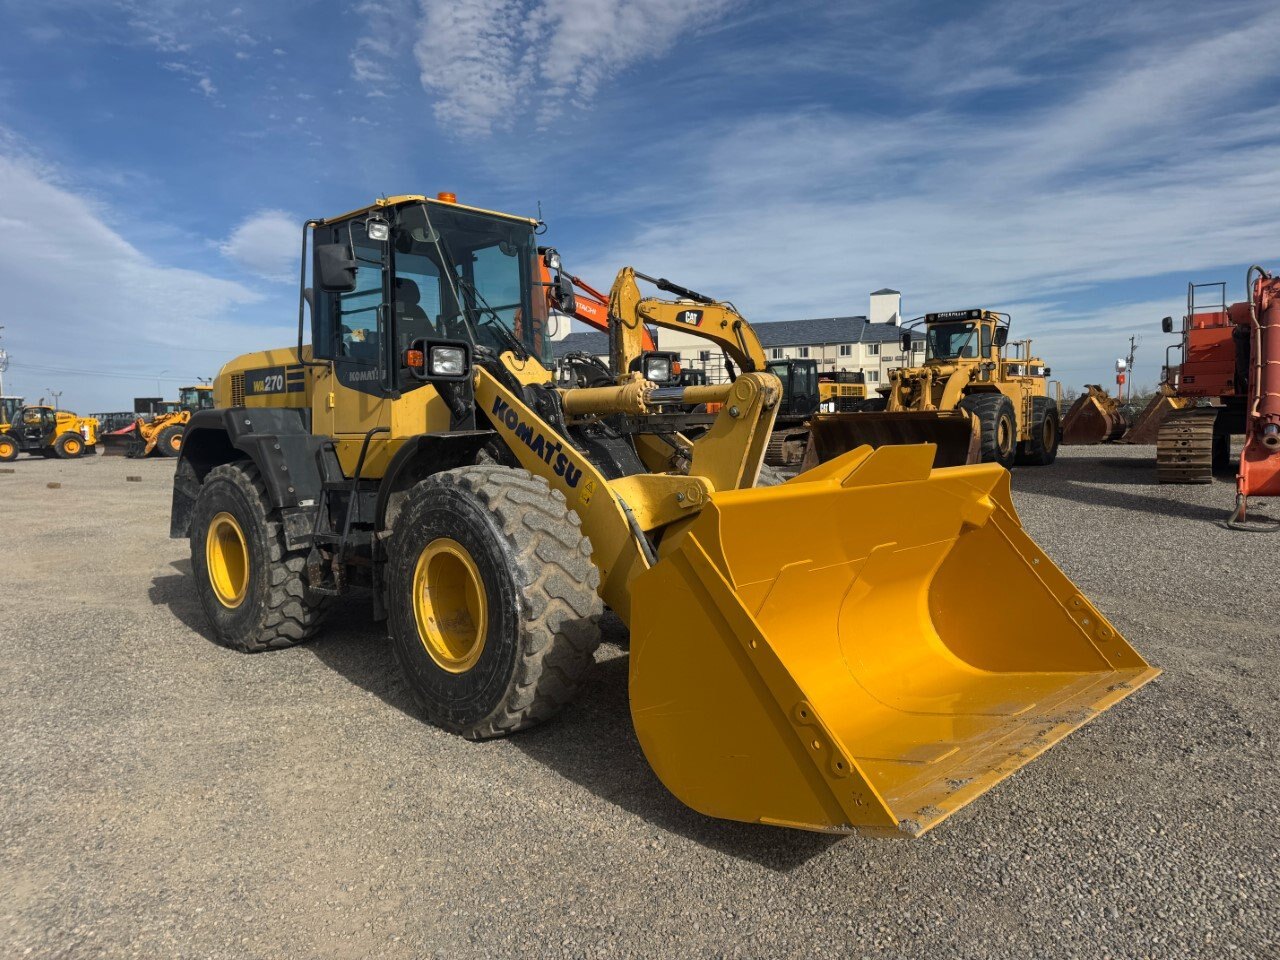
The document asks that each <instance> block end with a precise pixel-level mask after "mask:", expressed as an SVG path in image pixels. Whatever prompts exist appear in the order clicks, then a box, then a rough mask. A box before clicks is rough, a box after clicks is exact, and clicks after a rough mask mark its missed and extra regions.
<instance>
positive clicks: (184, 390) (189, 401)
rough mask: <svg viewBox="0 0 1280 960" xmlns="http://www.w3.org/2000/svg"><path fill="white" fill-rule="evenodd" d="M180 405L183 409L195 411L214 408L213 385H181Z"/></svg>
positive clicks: (179, 393)
mask: <svg viewBox="0 0 1280 960" xmlns="http://www.w3.org/2000/svg"><path fill="white" fill-rule="evenodd" d="M178 406H179V407H180V408H182V409H183V410H190V411H191V412H192V413H195V412H196V411H197V410H212V409H213V387H206V386H198V387H180V388H179V389H178Z"/></svg>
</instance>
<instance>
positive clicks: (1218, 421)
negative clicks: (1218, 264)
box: [1156, 266, 1280, 529]
mask: <svg viewBox="0 0 1280 960" xmlns="http://www.w3.org/2000/svg"><path fill="white" fill-rule="evenodd" d="M1207 289H1208V290H1214V291H1215V294H1216V295H1215V296H1214V297H1212V298H1208V299H1209V301H1210V302H1208V303H1206V302H1204V301H1205V299H1206V298H1198V297H1197V294H1199V293H1201V292H1203V291H1204V290H1207ZM1225 289H1226V284H1224V283H1213V284H1188V290H1187V313H1186V315H1185V316H1184V317H1183V321H1182V330H1181V334H1182V337H1181V342H1180V343H1179V344H1177V345H1174V346H1172V347H1170V349H1171V350H1179V351H1180V354H1181V357H1180V362H1179V363H1176V364H1175V363H1172V362H1170V363H1167V364H1166V367H1165V385H1167V387H1168V388H1169V390H1170V391H1171V392H1172V394H1173V395H1174V396H1176V397H1179V398H1185V399H1187V400H1190V401H1192V402H1195V401H1201V402H1203V401H1205V400H1208V401H1210V402H1211V404H1212V405H1211V406H1192V407H1190V408H1187V409H1182V410H1175V411H1174V412H1173V413H1171V414H1170V415H1169V417H1168V418H1167V419H1166V420H1165V422H1164V423H1163V424H1162V425H1161V427H1160V435H1159V439H1158V440H1157V443H1156V472H1157V475H1158V477H1159V480H1160V482H1161V483H1208V482H1209V481H1210V480H1211V479H1212V474H1213V469H1214V467H1215V466H1218V467H1221V466H1223V465H1225V464H1226V463H1227V461H1228V457H1229V455H1230V442H1231V436H1232V435H1233V434H1240V433H1243V434H1244V451H1243V452H1242V453H1241V455H1240V466H1239V468H1238V470H1237V471H1236V506H1235V511H1234V512H1233V513H1232V514H1231V517H1230V519H1229V520H1228V521H1227V524H1228V526H1230V527H1232V528H1234V529H1280V524H1276V525H1271V524H1261V525H1260V524H1258V523H1254V524H1252V525H1251V524H1250V522H1249V517H1248V513H1249V498H1250V497H1278V496H1280V277H1276V276H1273V275H1272V274H1271V273H1270V272H1268V271H1267V270H1264V269H1263V268H1262V267H1260V266H1252V267H1250V268H1249V270H1248V273H1247V274H1246V276H1245V293H1246V296H1247V297H1248V299H1247V300H1244V301H1241V302H1239V303H1233V304H1230V305H1228V304H1227V302H1226V295H1225ZM1163 330H1164V332H1165V333H1173V332H1174V330H1173V319H1172V318H1171V317H1165V318H1164V321H1163ZM1257 519H1258V518H1255V521H1256V520H1257Z"/></svg>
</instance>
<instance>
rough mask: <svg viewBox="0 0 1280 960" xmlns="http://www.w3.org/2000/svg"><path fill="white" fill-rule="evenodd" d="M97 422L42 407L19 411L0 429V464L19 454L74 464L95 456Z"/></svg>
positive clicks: (70, 413) (16, 457)
mask: <svg viewBox="0 0 1280 960" xmlns="http://www.w3.org/2000/svg"><path fill="white" fill-rule="evenodd" d="M97 444H98V421H97V420H95V419H93V418H92V417H81V416H77V415H76V414H74V413H72V412H71V411H69V410H57V409H55V408H54V407H47V406H43V405H36V406H27V407H22V408H20V409H19V410H18V411H17V413H16V414H14V417H13V421H12V422H11V423H7V424H4V425H0V463H8V462H9V461H11V460H16V459H18V454H20V453H30V454H33V455H37V456H43V457H57V458H58V459H60V460H74V459H76V458H77V457H82V456H84V455H85V454H93V453H97V452H98V446H97Z"/></svg>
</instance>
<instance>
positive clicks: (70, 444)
mask: <svg viewBox="0 0 1280 960" xmlns="http://www.w3.org/2000/svg"><path fill="white" fill-rule="evenodd" d="M62 448H63V449H64V450H66V451H67V453H69V454H71V455H72V456H73V457H74V456H75V455H76V454H77V453H79V452H80V441H79V440H68V441H67V442H66V443H64V444H63V445H62Z"/></svg>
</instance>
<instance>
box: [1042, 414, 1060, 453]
mask: <svg viewBox="0 0 1280 960" xmlns="http://www.w3.org/2000/svg"><path fill="white" fill-rule="evenodd" d="M1043 432H1044V437H1043V439H1042V441H1041V442H1042V443H1043V444H1044V448H1045V449H1046V450H1049V449H1051V448H1052V447H1053V442H1054V441H1055V440H1056V439H1058V438H1057V431H1056V430H1054V428H1053V421H1052V420H1050V419H1049V418H1048V417H1045V419H1044V431H1043Z"/></svg>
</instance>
